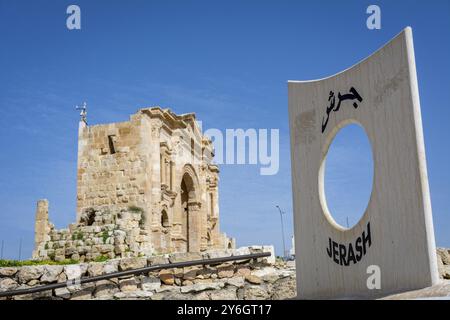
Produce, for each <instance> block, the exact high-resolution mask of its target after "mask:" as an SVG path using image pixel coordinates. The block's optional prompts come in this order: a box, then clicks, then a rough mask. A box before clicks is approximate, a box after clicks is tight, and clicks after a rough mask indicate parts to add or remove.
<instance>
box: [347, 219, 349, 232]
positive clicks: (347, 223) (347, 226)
mask: <svg viewBox="0 0 450 320" xmlns="http://www.w3.org/2000/svg"><path fill="white" fill-rule="evenodd" d="M348 228H349V224H348V216H347V229H348Z"/></svg>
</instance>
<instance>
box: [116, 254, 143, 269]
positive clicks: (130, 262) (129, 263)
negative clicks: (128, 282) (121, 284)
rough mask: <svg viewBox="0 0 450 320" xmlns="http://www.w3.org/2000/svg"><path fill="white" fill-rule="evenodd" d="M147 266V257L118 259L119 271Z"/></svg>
mask: <svg viewBox="0 0 450 320" xmlns="http://www.w3.org/2000/svg"><path fill="white" fill-rule="evenodd" d="M146 266H147V258H145V257H136V258H126V259H122V260H120V264H119V268H120V270H121V271H125V270H130V269H138V268H144V267H146Z"/></svg>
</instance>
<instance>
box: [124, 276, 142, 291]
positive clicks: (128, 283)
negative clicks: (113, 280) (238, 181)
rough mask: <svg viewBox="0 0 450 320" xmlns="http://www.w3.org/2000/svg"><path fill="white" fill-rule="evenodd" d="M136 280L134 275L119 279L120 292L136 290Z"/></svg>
mask: <svg viewBox="0 0 450 320" xmlns="http://www.w3.org/2000/svg"><path fill="white" fill-rule="evenodd" d="M137 285H138V283H137V281H136V279H135V278H134V277H131V278H128V279H121V280H119V288H120V291H122V292H130V291H136V290H137Z"/></svg>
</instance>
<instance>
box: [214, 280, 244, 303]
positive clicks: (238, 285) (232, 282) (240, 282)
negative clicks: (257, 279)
mask: <svg viewBox="0 0 450 320" xmlns="http://www.w3.org/2000/svg"><path fill="white" fill-rule="evenodd" d="M225 283H226V284H227V285H230V286H234V287H236V288H243V287H244V285H245V279H244V277H240V276H238V277H233V278H229V279H226V280H225ZM235 293H236V292H235ZM213 300H214V299H213Z"/></svg>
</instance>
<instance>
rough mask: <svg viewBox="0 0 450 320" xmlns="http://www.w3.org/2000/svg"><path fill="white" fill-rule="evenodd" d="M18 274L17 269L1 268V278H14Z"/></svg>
mask: <svg viewBox="0 0 450 320" xmlns="http://www.w3.org/2000/svg"><path fill="white" fill-rule="evenodd" d="M16 273H17V268H12V267H8V268H0V277H12V276H13V275H15V274H16Z"/></svg>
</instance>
